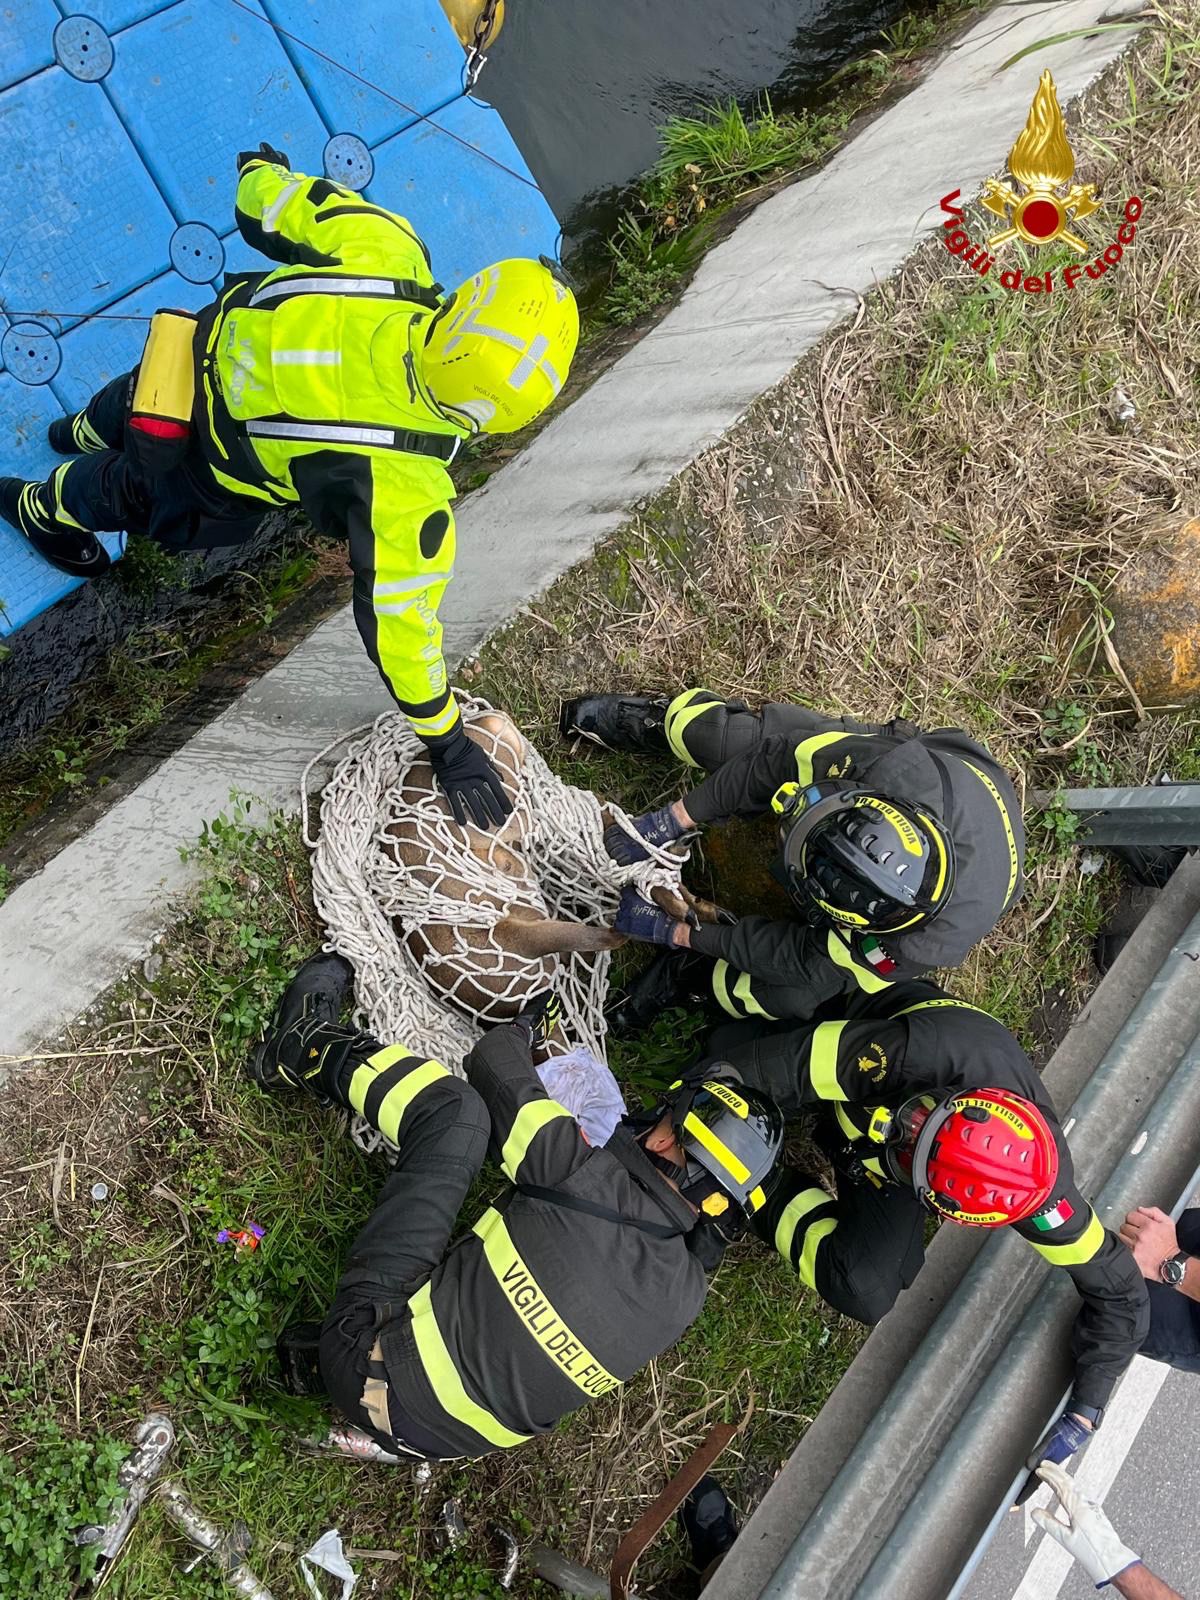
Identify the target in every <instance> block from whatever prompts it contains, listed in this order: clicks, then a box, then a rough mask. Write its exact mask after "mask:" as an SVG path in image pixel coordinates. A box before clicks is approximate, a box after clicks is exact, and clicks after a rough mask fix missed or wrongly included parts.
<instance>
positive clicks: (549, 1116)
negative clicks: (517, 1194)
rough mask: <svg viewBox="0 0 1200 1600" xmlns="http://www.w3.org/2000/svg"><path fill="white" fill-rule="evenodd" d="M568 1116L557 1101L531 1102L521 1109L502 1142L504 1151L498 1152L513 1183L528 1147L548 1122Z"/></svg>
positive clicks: (566, 1111) (567, 1112) (501, 1163)
mask: <svg viewBox="0 0 1200 1600" xmlns="http://www.w3.org/2000/svg"><path fill="white" fill-rule="evenodd" d="M570 1115H571V1113H570V1112H569V1111H568V1110H567V1109H566V1108H565V1107H564V1106H560V1105H559V1103H558V1101H557V1100H531V1101H530V1102H529V1104H528V1105H524V1106H522V1107H521V1109H520V1110H519V1111H518V1112H517V1114H516V1117H515V1118H514V1119H513V1125H512V1127H511V1129H510V1130H509V1134H508V1138H507V1139H506V1140H505V1141H504V1149H503V1150H502V1151H501V1152H500V1165H501V1166H502V1167H503V1168H504V1170H505V1172H506V1173H507V1174H508V1176H509V1177H510V1178H511V1179H512V1181H513V1182H514V1183H516V1181H517V1173H518V1171H519V1170H520V1167H521V1163H522V1161H524V1159H525V1157H526V1155H527V1154H528V1153H529V1146H530V1145H531V1144H532V1143H533V1141H534V1139H535V1137H536V1136H537V1134H539V1133H540V1132H541V1130H542V1129H543V1128H544V1127H545V1126H546V1124H547V1123H548V1122H553V1121H555V1119H556V1118H558V1117H570Z"/></svg>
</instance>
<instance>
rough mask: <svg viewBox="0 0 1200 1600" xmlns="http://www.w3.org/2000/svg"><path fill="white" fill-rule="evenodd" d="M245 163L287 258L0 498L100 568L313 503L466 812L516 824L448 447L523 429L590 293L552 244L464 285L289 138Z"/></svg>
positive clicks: (548, 390) (14, 514) (21, 521)
mask: <svg viewBox="0 0 1200 1600" xmlns="http://www.w3.org/2000/svg"><path fill="white" fill-rule="evenodd" d="M238 170H239V173H240V178H239V182H238V190H237V223H238V227H239V228H240V230H241V232H242V235H243V237H244V238H245V239H246V240H247V241H248V242H249V243H250V244H252V245H253V246H254V247H255V248H256V249H258V250H261V251H262V252H263V253H264V254H266V255H268V256H269V257H271V258H272V259H273V260H275V261H279V262H281V263H283V265H282V266H281V267H279V268H278V269H276V270H275V271H272V272H268V273H266V274H265V275H264V274H251V275H246V276H242V277H238V278H233V279H227V280H226V284H225V287H224V289H223V290H222V292H221V294H220V296H219V298H218V299H217V300H216V302H215V303H214V304H213V305H211V306H209V307H207V308H206V309H205V310H204V311H202V312H201V313H200V315H199V317H198V319H197V322H196V325H195V328H194V331H193V330H192V328H191V326H190V324H186V323H185V324H184V331H183V334H182V338H183V340H184V341H185V342H184V345H183V346H182V351H180V349H179V348H177V349H176V351H175V353H174V354H173V355H162V354H159V355H156V356H155V357H154V363H155V364H154V366H153V368H152V349H153V343H152V342H151V343H148V345H147V350H146V354H145V356H144V357H143V364H142V376H140V377H139V374H138V372H134V373H131V374H126V375H124V376H123V377H121V378H118V379H116V380H114V381H113V382H112V383H110V384H109V385H108V386H107V387H106V388H105V389H104V390H102V391H101V393H100V394H98V395H97V396H96V397H95V398H94V399H93V400H92V401H91V402H90V403H89V405H88V406H87V408H86V409H85V410H84V411H82V412H80V413H78V414H77V415H76V416H73V417H64V418H61V419H60V420H59V421H57V422H56V423H54V424H52V426H51V430H50V442H51V444H52V445H53V446H54V447H55V448H56V449H57V450H59V451H60V452H61V453H63V454H64V455H73V456H75V457H76V459H74V460H72V461H71V462H69V463H68V464H66V465H64V466H61V467H59V468H57V469H56V470H55V472H54V473H52V474H51V476H50V478H49V479H47V481H46V482H45V483H42V484H37V483H25V482H23V481H22V480H20V479H16V478H3V479H0V515H3V516H4V517H5V518H6V519H7V520H8V521H9V522H11V523H12V524H13V525H14V526H15V527H16V528H18V529H19V531H20V532H22V533H23V534H24V535H25V537H26V538H27V539H28V540H29V541H30V543H31V544H32V545H33V546H34V547H35V548H36V549H37V550H38V551H39V552H40V553H41V554H42V555H43V556H44V557H45V558H46V559H47V560H49V561H51V562H53V564H54V565H56V566H58V567H60V568H61V569H63V570H65V571H67V572H70V573H72V574H73V575H75V576H80V577H94V576H96V575H97V574H98V573H100V572H102V571H103V570H104V569H105V568H106V567H107V566H108V564H109V559H108V556H107V554H106V552H105V550H104V547H103V546H102V545H101V544H100V542H99V540H98V539H97V538H96V533H97V532H101V531H106V530H114V529H119V528H127V529H131V530H134V531H138V532H142V533H145V534H148V535H149V536H150V537H152V538H155V539H156V540H157V541H158V542H159V543H160V544H162V545H164V546H165V547H166V548H168V549H174V550H183V549H204V548H208V547H210V546H213V545H218V544H231V543H237V542H240V541H241V540H243V539H245V538H248V537H249V536H250V534H251V533H252V532H253V531H254V529H255V528H256V527H257V524H258V521H259V519H260V517H261V515H262V513H263V512H264V511H265V510H266V509H267V508H268V507H277V506H285V505H289V504H295V503H297V502H298V503H299V504H300V505H301V506H302V507H303V508H304V510H305V511H306V512H307V514H308V516H309V517H310V519H311V520H312V522H313V523H314V525H315V526H316V527H318V528H319V529H321V530H322V531H323V532H325V533H329V534H333V535H335V536H338V537H341V538H344V539H346V541H347V544H348V547H349V555H350V562H351V565H352V566H353V569H354V614H355V618H356V620H357V622H358V627H359V631H360V633H361V634H362V638H363V642H364V644H365V645H366V647H367V650H368V652H369V654H370V655H371V658H372V660H374V661H375V663H376V665H377V666H378V667H379V670H380V672H381V674H382V675H383V678H384V681H385V683H386V684H387V686H388V688H389V689H390V691H391V693H392V695H393V696H394V697H395V700H396V703H397V704H398V705H399V706H400V708H401V710H403V711H404V712H405V713H406V715H407V716H408V717H409V719H410V720H411V722H412V725H413V727H414V728H415V730H416V731H417V733H418V734H419V735H420V737H421V739H422V740H423V741H424V742H425V744H426V746H427V747H428V749H429V752H430V756H431V759H432V761H433V765H434V769H435V771H436V773H437V775H438V778H439V781H440V782H441V785H442V787H443V789H444V791H445V792H446V794H447V797H448V799H449V800H450V803H451V805H452V807H453V809H454V812H455V815H456V816H457V817H458V819H459V820H460V821H465V820H467V819H468V817H470V818H471V819H473V820H474V821H475V822H477V823H478V824H479V825H480V826H488V825H490V824H493V823H497V822H500V821H501V820H502V819H503V817H504V816H505V815H506V814H507V812H508V811H509V809H510V806H509V802H508V800H507V798H506V796H505V794H504V790H503V788H502V786H501V784H500V782H499V779H498V778H497V776H496V774H495V772H494V770H493V769H492V767H491V764H490V763H489V761H488V759H487V757H486V756H485V755H484V754H483V752H482V751H481V750H480V749H479V748H478V746H477V745H475V744H474V743H473V742H472V741H471V740H469V739H468V738H467V737H466V735H465V734H464V732H463V728H462V721H461V718H460V716H459V713H458V708H457V706H456V704H455V701H454V697H453V695H452V694H451V691H450V688H449V685H448V683H447V678H446V666H445V662H444V660H443V658H442V627H441V623H440V622H439V620H438V605H439V602H440V600H441V597H442V594H443V592H444V590H445V588H446V585H447V583H448V582H449V580H450V577H451V573H452V570H453V566H454V517H453V514H452V511H451V509H450V506H451V501H452V500H453V498H454V486H453V483H452V482H451V479H450V476H449V474H448V473H447V471H446V467H447V464H448V462H449V461H450V459H451V458H452V456H453V455H454V453H455V451H456V450H457V448H458V445H459V443H460V442H461V440H462V439H464V438H466V437H468V436H470V435H471V434H473V433H478V432H486V433H509V432H512V431H514V430H515V429H517V428H521V427H524V426H525V424H526V423H528V422H530V421H532V420H533V418H534V417H536V416H537V415H538V414H539V413H540V412H542V411H543V410H544V409H545V408H546V407H547V406H548V405H549V404H550V403H551V402H552V401H553V399H554V398H555V396H556V395H557V394H558V392H559V390H560V389H561V387H562V384H563V382H564V380H565V378H566V376H567V372H568V370H569V367H570V364H571V359H572V357H573V355H574V353H575V346H576V343H577V341H578V336H579V314H578V310H577V307H576V304H575V299H574V296H573V295H572V293H571V290H570V289H569V288H568V287H567V285H566V284H565V283H564V282H563V281H562V279H561V277H560V276H559V275H558V274H557V273H556V271H555V269H554V268H553V267H552V265H551V264H550V263H548V262H547V261H545V259H544V258H543V259H542V260H541V261H533V260H523V259H514V260H507V261H500V262H497V263H496V264H494V265H493V266H490V267H486V268H484V269H483V270H482V271H480V272H478V273H476V274H475V276H474V277H472V278H470V279H468V280H467V282H466V283H464V284H462V285H461V286H460V287H459V288H458V289H457V290H455V292H454V293H453V294H451V295H448V296H446V295H443V293H442V291H441V289H440V286H439V285H437V284H435V283H434V281H433V275H432V272H431V270H430V263H429V256H428V252H427V251H426V249H425V246H424V245H423V244H422V242H421V240H420V239H419V238H418V236H417V234H416V233H415V232H414V230H413V229H412V227H411V226H410V225H409V224H408V223H407V222H406V221H405V220H404V218H403V217H399V216H396V215H394V214H393V213H392V212H390V211H384V210H382V209H381V208H380V207H378V206H374V205H371V204H369V203H368V202H367V201H366V200H364V199H363V198H362V196H361V195H359V194H356V193H353V192H351V191H350V190H346V189H343V188H341V187H339V186H338V185H337V184H335V183H331V182H329V181H328V180H327V179H325V178H310V177H305V176H303V175H302V174H300V173H296V172H291V171H290V170H289V169H288V165H287V161H286V158H285V157H284V156H282V155H280V154H279V152H277V151H275V150H272V149H271V148H270V147H269V146H263V147H262V149H261V151H259V152H252V153H244V154H243V155H241V156H239V158H238ZM158 320H159V319H156V322H157V321H158ZM176 320H178V319H176ZM178 331H179V330H178V329H177V328H176V329H175V333H176V334H177V335H178ZM171 362H173V363H174V365H173V367H172V366H171V365H170V363H171ZM159 369H162V370H161V371H160V370H159ZM148 370H150V376H151V377H153V378H155V381H154V382H149V383H148V382H146V381H144V380H145V378H146V376H147V371H148ZM159 380H161V381H159ZM185 382H186V387H187V396H186V399H185V400H183V401H182V402H181V401H180V400H179V399H178V398H176V400H175V402H174V411H172V409H171V406H170V404H167V405H166V407H165V409H164V407H163V406H161V405H160V406H159V407H158V411H157V414H156V413H155V405H154V399H155V396H159V397H161V396H162V395H164V394H168V393H175V392H176V391H177V389H178V385H179V384H181V383H185ZM180 413H181V414H180ZM156 451H158V452H160V456H161V453H162V452H163V451H166V452H167V455H166V457H163V458H162V459H159V458H158V457H156V456H155V454H154V453H155V452H156ZM164 462H165V465H164Z"/></svg>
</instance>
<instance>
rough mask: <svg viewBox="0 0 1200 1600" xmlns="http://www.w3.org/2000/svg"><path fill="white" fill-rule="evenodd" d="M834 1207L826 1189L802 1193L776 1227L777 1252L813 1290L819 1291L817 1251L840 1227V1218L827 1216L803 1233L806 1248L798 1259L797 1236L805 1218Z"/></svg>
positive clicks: (794, 1196) (810, 1225)
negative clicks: (838, 1220) (831, 1206)
mask: <svg viewBox="0 0 1200 1600" xmlns="http://www.w3.org/2000/svg"><path fill="white" fill-rule="evenodd" d="M832 1204H833V1202H832V1201H831V1199H830V1198H829V1196H828V1195H827V1194H826V1193H825V1191H824V1189H816V1188H813V1189H801V1191H800V1193H799V1194H796V1195H793V1196H792V1198H791V1199H790V1200H789V1201H788V1203H787V1205H786V1206H785V1207H784V1209H783V1214H782V1216H781V1217H780V1218H779V1221H778V1223H777V1224H776V1225H775V1248H776V1250H778V1251H779V1254H780V1255H781V1256H782V1257H783V1259H784V1260H785V1261H787V1262H790V1263H791V1264H792V1265H794V1266H795V1268H796V1273H797V1276H798V1277H799V1278H800V1279H801V1281H802V1282H804V1283H806V1284H807V1285H808V1287H809V1288H810V1289H815V1288H816V1282H815V1276H816V1267H817V1250H818V1248H819V1246H820V1243H821V1241H822V1239H827V1238H828V1237H829V1235H830V1234H831V1233H832V1232H833V1230H834V1229H835V1228H836V1227H837V1218H836V1217H830V1216H825V1217H821V1218H820V1219H818V1220H817V1221H815V1222H813V1223H810V1224H809V1226H808V1227H807V1228H805V1229H804V1230H803V1232H804V1244H803V1246H802V1247H801V1249H800V1252H799V1256H798V1257H797V1255H796V1254H795V1243H796V1233H797V1230H798V1229H799V1228H800V1227H801V1224H802V1223H803V1221H804V1219H805V1217H808V1216H811V1215H812V1213H813V1212H814V1211H818V1210H820V1209H821V1208H823V1207H827V1206H830V1205H832Z"/></svg>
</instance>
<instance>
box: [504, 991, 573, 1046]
mask: <svg viewBox="0 0 1200 1600" xmlns="http://www.w3.org/2000/svg"><path fill="white" fill-rule="evenodd" d="M561 1016H562V1002H561V1001H560V1000H559V998H558V996H557V995H556V994H555V992H554V990H553V989H543V990H542V992H541V994H535V995H534V997H533V999H532V1000H530V1001H529V1002H528V1004H527V1005H525V1006H524V1007H523V1008H522V1009H521V1010H520V1011H519V1012H518V1013H517V1015H516V1016H515V1017H514V1018H513V1027H514V1028H520V1030H521V1032H522V1033H523V1034H524V1035H525V1037H526V1039H527V1040H528V1041H529V1048H530V1050H544V1049H545V1048H546V1041H547V1040H548V1039H549V1037H550V1035H551V1034H552V1033H553V1032H554V1029H555V1027H556V1025H557V1023H558V1020H559V1018H560V1017H561Z"/></svg>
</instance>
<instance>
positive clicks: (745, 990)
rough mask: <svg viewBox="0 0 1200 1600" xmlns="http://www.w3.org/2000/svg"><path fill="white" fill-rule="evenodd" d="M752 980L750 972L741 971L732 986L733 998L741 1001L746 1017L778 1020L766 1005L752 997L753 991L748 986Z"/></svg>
mask: <svg viewBox="0 0 1200 1600" xmlns="http://www.w3.org/2000/svg"><path fill="white" fill-rule="evenodd" d="M752 981H753V980H752V979H751V977H750V974H749V973H748V972H743V973H742V975H741V977H740V978H739V979H738V981H737V982H736V983H735V984H734V986H733V993H734V998H735V999H737V1000H740V1001H741V1002H742V1005H743V1006H744V1007H745V1008H746V1015H747V1016H748V1017H765V1018H766V1020H767V1021H768V1022H778V1021H779V1018H778V1017H773V1016H772V1015H771V1013H770V1012H769V1011H768V1010H767V1009H766V1007H765V1006H762V1005H760V1004H759V1002H758V1001H757V1000H756V999H755V998H754V991H753V990H752V989H751V987H750V984H751V982H752Z"/></svg>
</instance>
